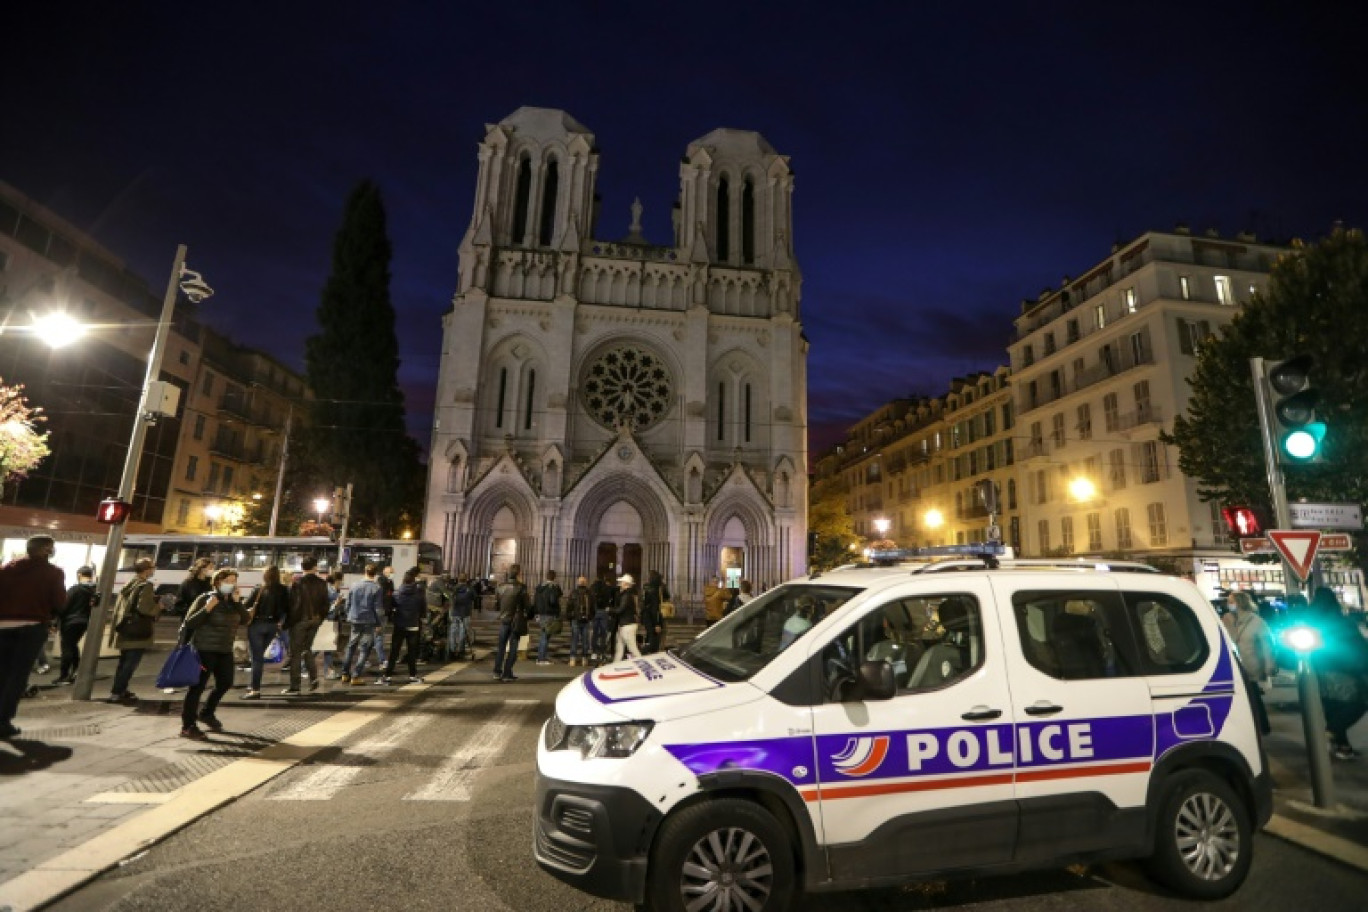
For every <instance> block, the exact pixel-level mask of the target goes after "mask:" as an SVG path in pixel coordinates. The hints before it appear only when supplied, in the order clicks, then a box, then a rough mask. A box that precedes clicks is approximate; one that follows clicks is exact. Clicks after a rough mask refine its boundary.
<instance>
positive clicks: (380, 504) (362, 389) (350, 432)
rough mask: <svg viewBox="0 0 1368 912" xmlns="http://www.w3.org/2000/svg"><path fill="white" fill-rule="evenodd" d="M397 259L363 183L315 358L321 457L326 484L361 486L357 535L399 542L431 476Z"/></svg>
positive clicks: (332, 279)
mask: <svg viewBox="0 0 1368 912" xmlns="http://www.w3.org/2000/svg"><path fill="white" fill-rule="evenodd" d="M391 252H392V251H391V246H390V240H389V235H388V233H387V230H386V227H385V207H384V203H383V201H382V200H381V197H380V188H379V187H377V186H376V185H375V184H374V183H373V182H372V181H369V180H363V181H361V182H360V183H359V184H357V186H356V188H355V189H353V190H352V192H351V195H350V196H349V197H348V198H347V204H346V209H345V212H344V214H343V217H342V227H341V228H340V229H339V230H338V232H337V236H336V238H335V239H334V241H333V259H332V273H331V275H329V276H328V281H327V283H326V284H325V285H324V287H323V296H322V300H321V302H320V303H319V305H318V310H317V318H318V326H319V333H318V334H317V335H315V336H312V337H310V338H309V340H308V343H307V346H306V348H305V363H306V367H307V372H308V378H309V386H310V388H311V389H312V390H313V394H314V399H315V401H314V407H313V428H312V431H311V436H312V440H311V449H312V451H313V454H314V456H315V458H316V459H317V463H318V465H319V466H320V468H321V470H322V472H323V473H325V474H324V478H323V479H322V480H323V481H325V482H326V481H327V480H329V479H328V476H331V478H330V480H331V482H332V484H334V485H345V484H346V483H347V482H351V483H352V484H353V485H354V486H355V489H354V493H353V498H352V525H351V528H350V530H349V533H350V534H367V533H369V534H375V535H381V536H390V535H394V534H395V533H396V532H397V531H398V530H397V528H396V526H397V524H398V523H399V521H400V517H401V515H406V514H407V515H412V514H413V513H414V512H415V504H412V503H409V502H407V501H409V500H411V499H412V496H413V491H414V489H415V486H414V485H413V484H412V480H413V478H414V477H415V476H417V477H421V474H422V467H421V466H420V465H419V462H418V455H417V454H418V452H419V450H418V447H417V445H416V444H415V443H414V442H413V440H412V439H410V438H409V437H408V436H407V435H406V434H405V431H404V397H403V394H402V393H401V392H400V390H399V382H398V371H399V341H398V338H397V337H396V335H395V332H394V306H393V305H392V304H391V303H390V291H389V286H390V258H391Z"/></svg>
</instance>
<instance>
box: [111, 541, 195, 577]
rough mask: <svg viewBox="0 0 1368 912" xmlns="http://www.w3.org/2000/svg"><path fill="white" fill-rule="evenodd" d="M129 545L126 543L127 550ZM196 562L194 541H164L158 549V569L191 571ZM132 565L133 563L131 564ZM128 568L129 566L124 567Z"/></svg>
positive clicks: (143, 546) (125, 548)
mask: <svg viewBox="0 0 1368 912" xmlns="http://www.w3.org/2000/svg"><path fill="white" fill-rule="evenodd" d="M135 547H140V548H151V547H154V546H152V545H137V546H135ZM128 548H129V546H128V545H124V551H127V550H128ZM194 562H195V545H194V543H192V542H162V543H161V547H160V548H158V549H157V569H158V570H184V571H186V572H189V570H190V565H191V564H193V563H194ZM130 566H131V565H130ZM123 569H125V570H127V569H129V567H124V568H123Z"/></svg>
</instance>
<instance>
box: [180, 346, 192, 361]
mask: <svg viewBox="0 0 1368 912" xmlns="http://www.w3.org/2000/svg"><path fill="white" fill-rule="evenodd" d="M177 357H178V359H179V361H180V363H181V364H189V363H190V353H189V352H188V351H186V350H185V349H183V348H182V349H181V350H180V355H178V356H177Z"/></svg>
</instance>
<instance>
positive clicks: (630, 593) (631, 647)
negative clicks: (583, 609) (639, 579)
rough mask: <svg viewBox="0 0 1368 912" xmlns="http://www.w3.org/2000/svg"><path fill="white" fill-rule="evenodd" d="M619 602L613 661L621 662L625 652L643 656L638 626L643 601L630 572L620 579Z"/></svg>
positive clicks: (639, 656) (616, 614) (616, 612)
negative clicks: (638, 637)
mask: <svg viewBox="0 0 1368 912" xmlns="http://www.w3.org/2000/svg"><path fill="white" fill-rule="evenodd" d="M618 588H619V590H620V591H619V593H618V603H617V608H616V609H615V610H614V612H613V613H614V615H615V616H616V617H617V637H616V639H615V641H614V642H615V645H614V647H613V661H614V662H621V661H622V657H623V654H624V653H630V654H631V655H632V656H633V657H635V658H638V659H639V658H641V647H639V646H637V641H636V635H637V627H638V625H639V623H640V617H641V607H640V606H641V602H640V599H639V598H638V597H637V593H636V580H634V579H632V575H631V574H630V573H624V574H623V575H622V577H621V578H620V579H619V580H618Z"/></svg>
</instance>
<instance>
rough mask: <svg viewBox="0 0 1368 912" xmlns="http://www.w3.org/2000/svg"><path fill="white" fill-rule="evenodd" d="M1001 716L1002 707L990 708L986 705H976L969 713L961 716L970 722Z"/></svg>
mask: <svg viewBox="0 0 1368 912" xmlns="http://www.w3.org/2000/svg"><path fill="white" fill-rule="evenodd" d="M1001 716H1002V710H1000V709H989V708H988V707H986V706H975V707H974V708H973V709H971V710H969V711H968V712H967V713H965V714H963V715H962V716H960V718H961V719H964V720H965V721H968V722H983V721H986V720H988V719H997V718H1000V717H1001Z"/></svg>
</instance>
